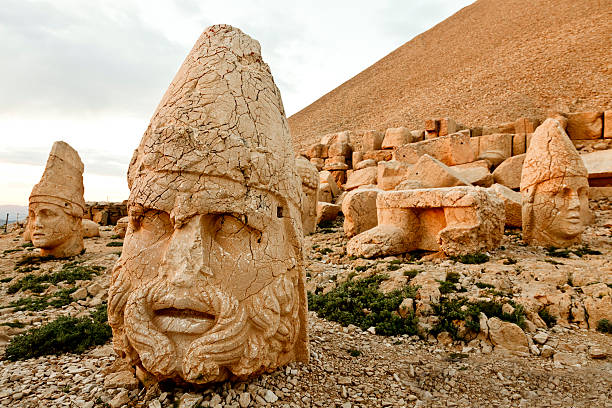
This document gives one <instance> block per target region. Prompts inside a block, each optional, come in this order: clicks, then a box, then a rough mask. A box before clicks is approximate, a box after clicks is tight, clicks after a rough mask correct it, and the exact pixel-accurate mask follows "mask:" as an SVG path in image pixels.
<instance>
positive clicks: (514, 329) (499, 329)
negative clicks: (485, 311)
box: [487, 317, 529, 354]
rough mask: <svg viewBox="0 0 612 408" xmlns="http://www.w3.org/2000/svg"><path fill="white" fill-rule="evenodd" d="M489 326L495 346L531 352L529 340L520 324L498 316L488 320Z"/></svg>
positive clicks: (490, 335)
mask: <svg viewBox="0 0 612 408" xmlns="http://www.w3.org/2000/svg"><path fill="white" fill-rule="evenodd" d="M487 326H488V328H489V338H490V339H491V343H493V345H494V346H495V347H499V348H502V349H505V350H509V351H517V352H520V353H526V354H529V340H528V339H527V335H526V334H525V332H523V330H522V329H521V328H520V327H519V326H517V325H516V324H514V323H510V322H505V321H503V320H501V319H499V318H497V317H492V318H490V319H489V320H487Z"/></svg>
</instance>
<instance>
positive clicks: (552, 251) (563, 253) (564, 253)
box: [545, 246, 570, 258]
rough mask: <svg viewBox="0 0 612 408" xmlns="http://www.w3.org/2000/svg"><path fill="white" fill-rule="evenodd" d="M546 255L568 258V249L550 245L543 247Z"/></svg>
mask: <svg viewBox="0 0 612 408" xmlns="http://www.w3.org/2000/svg"><path fill="white" fill-rule="evenodd" d="M545 251H546V253H547V254H548V256H554V257H557V258H569V254H570V250H569V249H561V248H557V247H554V246H550V247H548V248H545Z"/></svg>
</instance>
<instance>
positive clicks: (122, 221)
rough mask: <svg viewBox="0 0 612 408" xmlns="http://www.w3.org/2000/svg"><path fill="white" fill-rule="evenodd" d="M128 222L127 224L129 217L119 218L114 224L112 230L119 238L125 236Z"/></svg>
mask: <svg viewBox="0 0 612 408" xmlns="http://www.w3.org/2000/svg"><path fill="white" fill-rule="evenodd" d="M128 224H129V217H122V218H119V220H118V221H117V224H115V227H114V228H113V231H114V232H115V234H117V235H119V238H121V239H123V238H125V234H126V232H127V229H128Z"/></svg>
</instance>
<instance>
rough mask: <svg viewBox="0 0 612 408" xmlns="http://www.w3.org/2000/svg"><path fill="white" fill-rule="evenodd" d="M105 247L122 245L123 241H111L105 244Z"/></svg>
mask: <svg viewBox="0 0 612 408" xmlns="http://www.w3.org/2000/svg"><path fill="white" fill-rule="evenodd" d="M106 246H107V247H120V246H123V241H111V242H109V243H108V244H106Z"/></svg>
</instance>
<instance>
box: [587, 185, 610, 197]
mask: <svg viewBox="0 0 612 408" xmlns="http://www.w3.org/2000/svg"><path fill="white" fill-rule="evenodd" d="M609 198H612V187H589V199H590V200H603V199H609Z"/></svg>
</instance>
